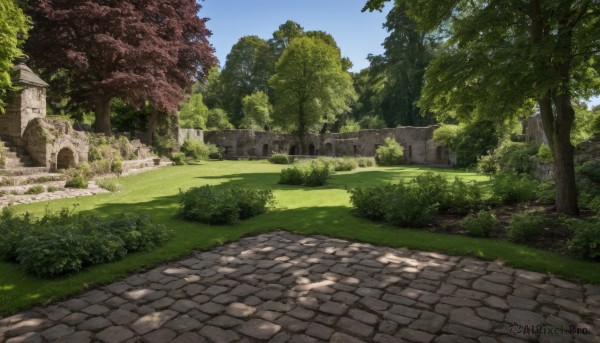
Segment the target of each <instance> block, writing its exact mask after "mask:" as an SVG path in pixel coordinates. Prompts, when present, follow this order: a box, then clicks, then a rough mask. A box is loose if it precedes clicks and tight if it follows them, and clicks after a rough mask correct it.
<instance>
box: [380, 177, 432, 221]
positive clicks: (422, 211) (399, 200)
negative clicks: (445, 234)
mask: <svg viewBox="0 0 600 343" xmlns="http://www.w3.org/2000/svg"><path fill="white" fill-rule="evenodd" d="M422 190H423V189H421V188H420V187H419V186H418V185H417V184H416V183H410V184H408V186H405V185H404V184H402V183H400V184H399V185H398V187H397V188H396V192H393V193H391V194H390V197H389V199H388V203H387V204H386V207H385V211H386V214H385V219H386V221H387V222H389V223H391V224H393V225H407V226H417V227H419V226H424V225H425V224H427V222H428V221H429V220H430V219H431V216H432V215H433V214H435V213H436V212H437V211H438V207H439V203H437V202H433V201H432V199H431V198H429V197H428V196H427V193H426V192H422Z"/></svg>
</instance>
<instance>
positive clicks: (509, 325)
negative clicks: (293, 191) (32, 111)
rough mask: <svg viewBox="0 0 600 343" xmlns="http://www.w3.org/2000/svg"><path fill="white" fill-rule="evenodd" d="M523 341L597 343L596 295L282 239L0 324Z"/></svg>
mask: <svg viewBox="0 0 600 343" xmlns="http://www.w3.org/2000/svg"><path fill="white" fill-rule="evenodd" d="M519 325H520V326H519ZM537 325H540V326H537ZM570 325H574V326H575V327H576V329H575V327H573V329H574V331H573V332H572V333H568V332H566V331H567V330H570ZM532 326H535V327H533V329H537V330H538V331H539V330H541V333H539V332H538V334H536V332H535V331H536V330H533V333H532V330H531V329H532ZM560 328H563V329H564V330H565V331H564V332H563V331H560ZM511 329H512V330H511ZM576 330H579V332H577V331H576ZM511 331H512V333H511ZM557 331H558V332H557ZM584 333H587V334H584ZM523 340H529V341H536V340H539V341H541V342H570V341H583V342H600V287H598V286H592V285H578V284H575V283H571V282H568V281H564V280H561V279H558V278H554V277H550V276H548V275H544V274H539V273H534V272H529V271H524V270H518V269H513V268H507V267H504V266H502V265H500V264H498V263H490V262H483V261H480V260H476V259H473V258H464V257H450V256H446V255H442V254H438V253H426V252H418V251H411V250H408V249H392V248H385V247H375V246H372V245H369V244H362V243H351V242H347V241H343V240H338V239H332V238H327V237H322V236H312V237H302V236H296V235H292V234H289V233H284V232H274V233H270V234H263V235H260V236H257V237H249V238H244V239H242V240H240V241H238V242H235V243H232V244H227V245H224V246H221V247H219V248H216V249H214V250H212V251H210V252H202V253H197V254H196V255H195V256H193V257H190V258H188V259H185V260H181V261H178V262H173V263H169V264H167V265H164V266H161V267H158V268H155V269H152V270H150V271H148V272H145V273H142V274H138V275H134V276H131V277H128V278H127V279H124V280H122V281H120V282H116V283H113V284H111V285H108V286H106V287H103V288H100V289H97V290H93V291H90V292H88V293H86V294H83V295H81V296H78V297H75V298H72V299H70V300H68V301H65V302H62V303H59V304H56V305H54V306H50V307H47V308H37V309H33V310H31V311H29V312H25V313H20V314H17V315H13V316H11V317H7V318H3V319H0V341H6V342H11V343H12V342H50V341H51V342H54V341H60V342H77V343H82V342H108V343H118V342H161V343H162V342H175V343H183V342H327V341H328V342H340V343H353V342H481V343H487V342H490V343H491V342H521V341H523Z"/></svg>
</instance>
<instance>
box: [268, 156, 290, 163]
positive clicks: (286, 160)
mask: <svg viewBox="0 0 600 343" xmlns="http://www.w3.org/2000/svg"><path fill="white" fill-rule="evenodd" d="M269 162H271V163H273V164H289V163H290V159H289V157H288V155H286V154H273V155H271V157H269Z"/></svg>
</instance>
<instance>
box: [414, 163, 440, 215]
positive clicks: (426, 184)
mask: <svg viewBox="0 0 600 343" xmlns="http://www.w3.org/2000/svg"><path fill="white" fill-rule="evenodd" d="M411 183H413V184H415V186H416V187H417V188H418V191H419V192H421V193H423V196H424V197H425V198H427V199H429V201H430V202H431V203H432V204H434V203H437V204H438V205H442V207H443V208H444V209H447V208H449V206H448V180H446V178H445V177H444V176H443V175H441V174H437V173H434V172H426V173H423V174H420V175H418V176H417V177H415V178H414V180H412V181H411Z"/></svg>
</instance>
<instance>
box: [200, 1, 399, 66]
mask: <svg viewBox="0 0 600 343" xmlns="http://www.w3.org/2000/svg"><path fill="white" fill-rule="evenodd" d="M365 2H366V0H204V1H202V2H200V4H201V5H202V10H201V11H200V13H199V14H200V16H201V17H208V18H210V21H209V22H208V24H207V25H208V28H209V29H210V30H211V31H212V32H213V36H212V37H211V38H210V42H211V43H212V44H213V46H214V47H215V48H216V49H217V57H218V58H219V61H220V63H221V66H222V65H223V64H224V63H225V57H226V56H227V54H228V53H229V51H230V50H231V47H232V46H233V44H235V43H236V42H237V41H238V39H240V38H241V37H243V36H249V35H256V36H259V37H261V38H263V39H269V38H271V36H272V34H273V31H276V30H277V28H278V27H279V25H281V24H283V23H285V22H286V21H287V20H288V19H289V20H293V21H295V22H297V23H299V24H300V25H302V26H303V27H304V29H305V30H307V31H310V30H322V31H325V32H328V33H329V34H331V35H332V36H333V37H334V38H335V40H336V41H337V43H338V45H339V46H340V49H341V50H342V55H343V56H344V57H349V58H350V60H352V63H353V64H354V67H353V68H352V71H359V70H361V69H363V68H365V67H367V66H368V65H369V63H368V61H367V60H366V58H367V55H368V54H381V53H382V52H383V49H382V47H381V44H382V43H383V40H384V39H385V37H387V32H386V31H385V30H384V29H383V28H382V25H383V23H384V21H385V16H386V14H387V13H386V11H384V13H379V12H373V13H370V12H365V13H362V12H361V9H362V7H363V6H364V4H365Z"/></svg>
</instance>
